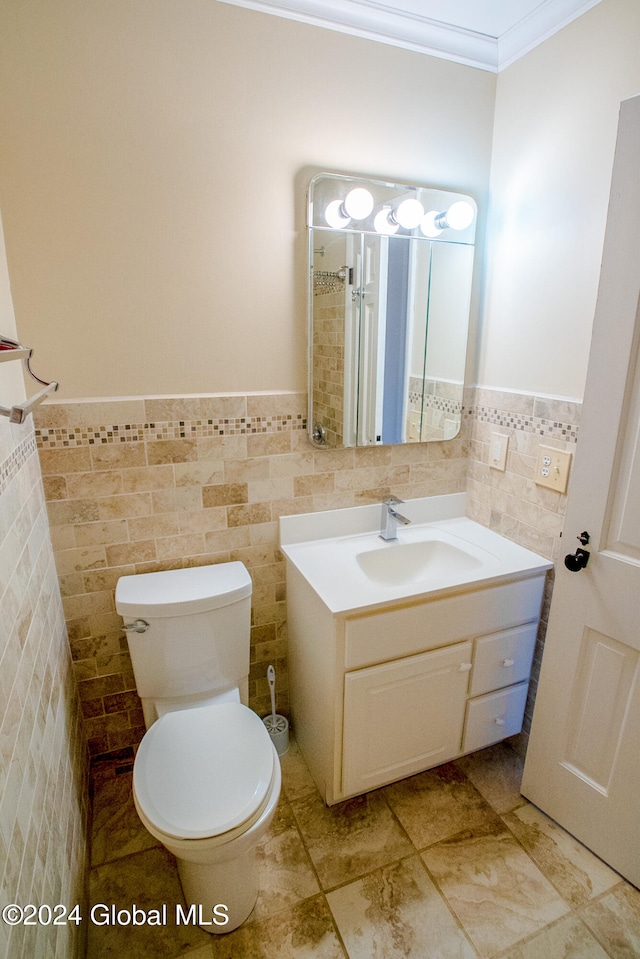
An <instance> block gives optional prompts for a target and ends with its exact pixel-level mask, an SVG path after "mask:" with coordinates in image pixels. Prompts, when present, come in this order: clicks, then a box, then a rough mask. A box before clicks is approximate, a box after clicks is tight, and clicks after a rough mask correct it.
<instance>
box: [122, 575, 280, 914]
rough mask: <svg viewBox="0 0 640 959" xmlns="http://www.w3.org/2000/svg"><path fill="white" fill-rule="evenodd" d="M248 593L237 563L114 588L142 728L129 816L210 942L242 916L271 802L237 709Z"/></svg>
mask: <svg viewBox="0 0 640 959" xmlns="http://www.w3.org/2000/svg"><path fill="white" fill-rule="evenodd" d="M250 596H251V579H250V577H249V574H248V572H247V570H246V568H245V567H244V566H243V564H242V563H237V562H235V563H220V564H217V565H211V566H205V567H196V568H193V569H180V570H171V571H166V572H158V573H142V574H139V575H136V576H124V577H121V578H120V580H119V581H118V584H117V587H116V609H117V611H118V612H119V613H121V614H122V615H124V616H125V630H126V631H127V641H128V644H129V649H130V652H131V660H132V663H133V669H134V675H135V677H136V687H137V689H138V692H139V694H140V696H141V699H142V703H143V708H144V716H145V723H146V725H147V732H146V733H145V735H144V736H143V738H142V742H141V743H140V746H139V748H138V751H137V754H136V758H135V762H134V768H133V798H134V803H135V807H136V810H137V812H138V815H139V817H140V819H141V821H142V823H143V824H144V826H145V827H146V828H147V830H148V831H149V832H150V833H151V835H152V836H154V837H155V838H156V839H157V840H158V841H159V842H161V843H162V844H163V845H164V846H165V848H166V849H168V850H169V852H171V853H172V854H173V855H174V856H175V857H176V860H177V865H178V873H179V876H180V882H181V884H182V889H183V892H184V896H185V900H186V905H187V909H188V912H186V913H185V914H184V915H185V916H186V915H188V916H189V921H190V922H192V921H194V919H195V921H197V922H198V924H199V925H201V927H202V928H203V929H205V930H206V931H207V932H210V933H225V932H231V931H232V930H233V929H236V928H237V927H238V926H239V925H241V923H243V922H244V921H245V919H246V918H247V917H248V916H249V914H250V913H251V911H252V909H253V907H254V905H255V902H256V899H257V897H258V892H259V885H258V874H257V867H256V846H257V844H258V843H259V841H260V839H261V838H262V836H263V835H264V834H265V832H266V830H267V829H268V827H269V825H270V823H271V821H272V819H273V816H274V814H275V811H276V807H277V805H278V800H279V798H280V787H281V771H280V760H279V757H278V754H277V752H276V749H275V747H274V745H273V743H272V741H271V737H270V736H269V733H268V732H267V730H266V728H265V726H264V723H263V722H262V720H261V719H260V718H259V717H258V715H257V714H256V713H254V712H253V710H251V709H249V708H248V706H246V705H244V703H243V702H241V699H242V698H244V696H246V688H247V677H248V673H249V627H250ZM129 618H132V619H133V621H132V622H127V620H128V619H129ZM243 693H244V695H242V694H243ZM194 907H195V910H194Z"/></svg>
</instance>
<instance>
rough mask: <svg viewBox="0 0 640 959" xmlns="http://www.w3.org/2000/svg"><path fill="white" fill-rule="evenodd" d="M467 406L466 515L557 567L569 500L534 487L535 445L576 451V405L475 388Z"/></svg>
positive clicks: (541, 642) (540, 643)
mask: <svg viewBox="0 0 640 959" xmlns="http://www.w3.org/2000/svg"><path fill="white" fill-rule="evenodd" d="M465 408H466V410H465V416H466V417H467V418H468V419H469V420H470V426H469V434H470V436H471V442H470V450H469V474H468V478H467V512H468V514H469V516H470V517H471V518H472V519H474V520H476V521H477V522H478V523H482V525H483V526H488V527H490V528H491V529H494V530H496V532H498V533H501V534H502V535H503V536H506V537H507V538H508V539H511V540H514V541H515V542H516V543H519V544H520V545H521V546H525V547H526V548H527V549H532V550H534V551H535V552H536V553H540V554H541V555H542V556H544V557H545V558H546V559H550V560H553V562H554V563H555V564H556V565H557V564H558V563H559V562H562V557H563V555H564V553H565V552H566V549H563V548H562V545H563V544H562V540H561V539H560V535H561V533H562V526H563V522H564V514H565V508H566V501H567V497H566V495H564V494H560V493H558V492H556V491H555V490H550V489H546V488H545V487H542V486H538V485H537V484H536V483H535V482H534V472H535V465H536V459H537V455H538V447H539V446H540V444H542V445H544V446H552V447H554V448H556V449H561V450H567V451H569V452H571V453H574V452H575V448H576V441H577V437H578V426H579V422H580V413H581V409H582V404H581V403H572V402H568V401H566V400H554V399H549V398H548V397H540V396H534V395H532V394H525V393H512V392H508V391H502V390H489V389H483V388H481V387H478V388H476V389H474V390H469V391H467V393H466V397H465ZM493 432H498V433H502V434H507V435H508V436H509V452H508V454H507V468H506V470H505V471H504V472H500V471H499V470H495V469H493V468H492V467H491V466H490V465H489V463H490V458H489V450H490V442H491V435H492V433H493ZM569 483H571V473H569ZM553 578H554V577H553V573H549V574H548V577H547V589H546V591H545V598H544V601H543V609H542V619H541V624H540V630H539V634H538V642H537V645H536V651H535V655H534V664H533V670H532V675H531V682H530V685H529V699H528V702H527V707H526V710H525V721H524V726H523V736H522V737H521V742H520V747H521V749H525V748H526V740H527V735H528V731H529V729H530V726H531V717H532V714H533V704H534V702H535V694H536V689H537V680H538V675H539V672H540V660H541V657H542V651H543V649H544V638H545V634H546V628H547V621H548V615H549V604H550V602H551V594H552V591H553Z"/></svg>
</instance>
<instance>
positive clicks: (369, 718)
mask: <svg viewBox="0 0 640 959" xmlns="http://www.w3.org/2000/svg"><path fill="white" fill-rule="evenodd" d="M470 669H471V643H457V644H456V645H455V646H448V647H446V648H445V649H437V650H433V651H431V652H428V653H420V654H419V655H417V656H409V657H407V658H406V659H402V660H399V661H398V660H396V661H395V662H392V663H384V664H383V665H381V666H370V667H368V668H366V669H360V670H357V671H355V672H352V673H347V674H346V676H345V689H344V732H343V753H342V791H343V794H344V795H345V796H347V795H355V794H357V793H361V792H366V791H367V790H368V789H374V788H375V787H376V786H382V785H384V784H385V783H389V782H393V781H394V780H396V779H401V778H402V777H403V776H410V775H411V774H412V773H416V772H420V771H421V770H423V769H428V768H430V767H431V766H437V765H438V764H439V763H443V762H446V761H447V760H449V759H452V758H453V757H454V756H458V755H460V751H461V743H462V728H463V723H464V711H465V701H466V695H467V686H468V680H469V671H470Z"/></svg>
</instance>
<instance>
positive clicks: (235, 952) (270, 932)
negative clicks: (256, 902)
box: [88, 896, 347, 959]
mask: <svg viewBox="0 0 640 959" xmlns="http://www.w3.org/2000/svg"><path fill="white" fill-rule="evenodd" d="M272 956H273V957H276V956H277V957H278V959H347V957H346V955H345V952H344V950H343V948H342V946H341V945H340V941H339V940H338V937H337V936H336V933H335V929H334V926H333V922H332V919H331V913H330V911H329V907H328V906H327V903H326V901H325V899H324V897H323V896H316V897H315V898H313V899H306V900H305V901H304V902H302V903H300V904H299V905H296V906H293V907H291V908H290V909H285V910H283V911H282V912H278V913H277V914H276V915H275V916H270V917H268V918H266V919H261V920H258V921H256V922H252V921H251V917H250V919H249V921H248V922H246V923H245V924H244V925H243V926H240V928H239V929H236V930H235V931H234V932H230V933H228V934H227V935H226V936H216V937H215V939H214V940H213V959H231V957H232V959H258V957H264V959H267V957H272ZM88 959H94V957H92V956H89V957H88Z"/></svg>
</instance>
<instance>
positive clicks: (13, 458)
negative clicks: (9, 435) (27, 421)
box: [0, 431, 37, 495]
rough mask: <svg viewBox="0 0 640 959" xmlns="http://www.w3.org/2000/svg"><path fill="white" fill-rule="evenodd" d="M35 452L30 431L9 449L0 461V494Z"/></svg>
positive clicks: (33, 437)
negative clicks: (0, 461) (8, 452)
mask: <svg viewBox="0 0 640 959" xmlns="http://www.w3.org/2000/svg"><path fill="white" fill-rule="evenodd" d="M36 452H37V446H36V437H35V434H34V433H33V431H32V432H30V433H29V435H28V436H26V437H25V438H24V439H23V440H22V442H21V443H19V444H18V445H17V446H16V447H14V449H13V450H12V451H11V453H10V454H9V456H8V457H7V458H6V460H4V461H3V462H2V463H0V495H1V494H2V493H4V491H5V490H6V488H7V487H8V486H9V484H10V483H11V481H12V480H13V478H14V477H15V476H17V475H18V473H19V472H20V470H21V469H22V467H23V466H24V464H25V463H26V462H27V460H28V459H29V457H30V456H33V454H34V453H36Z"/></svg>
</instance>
